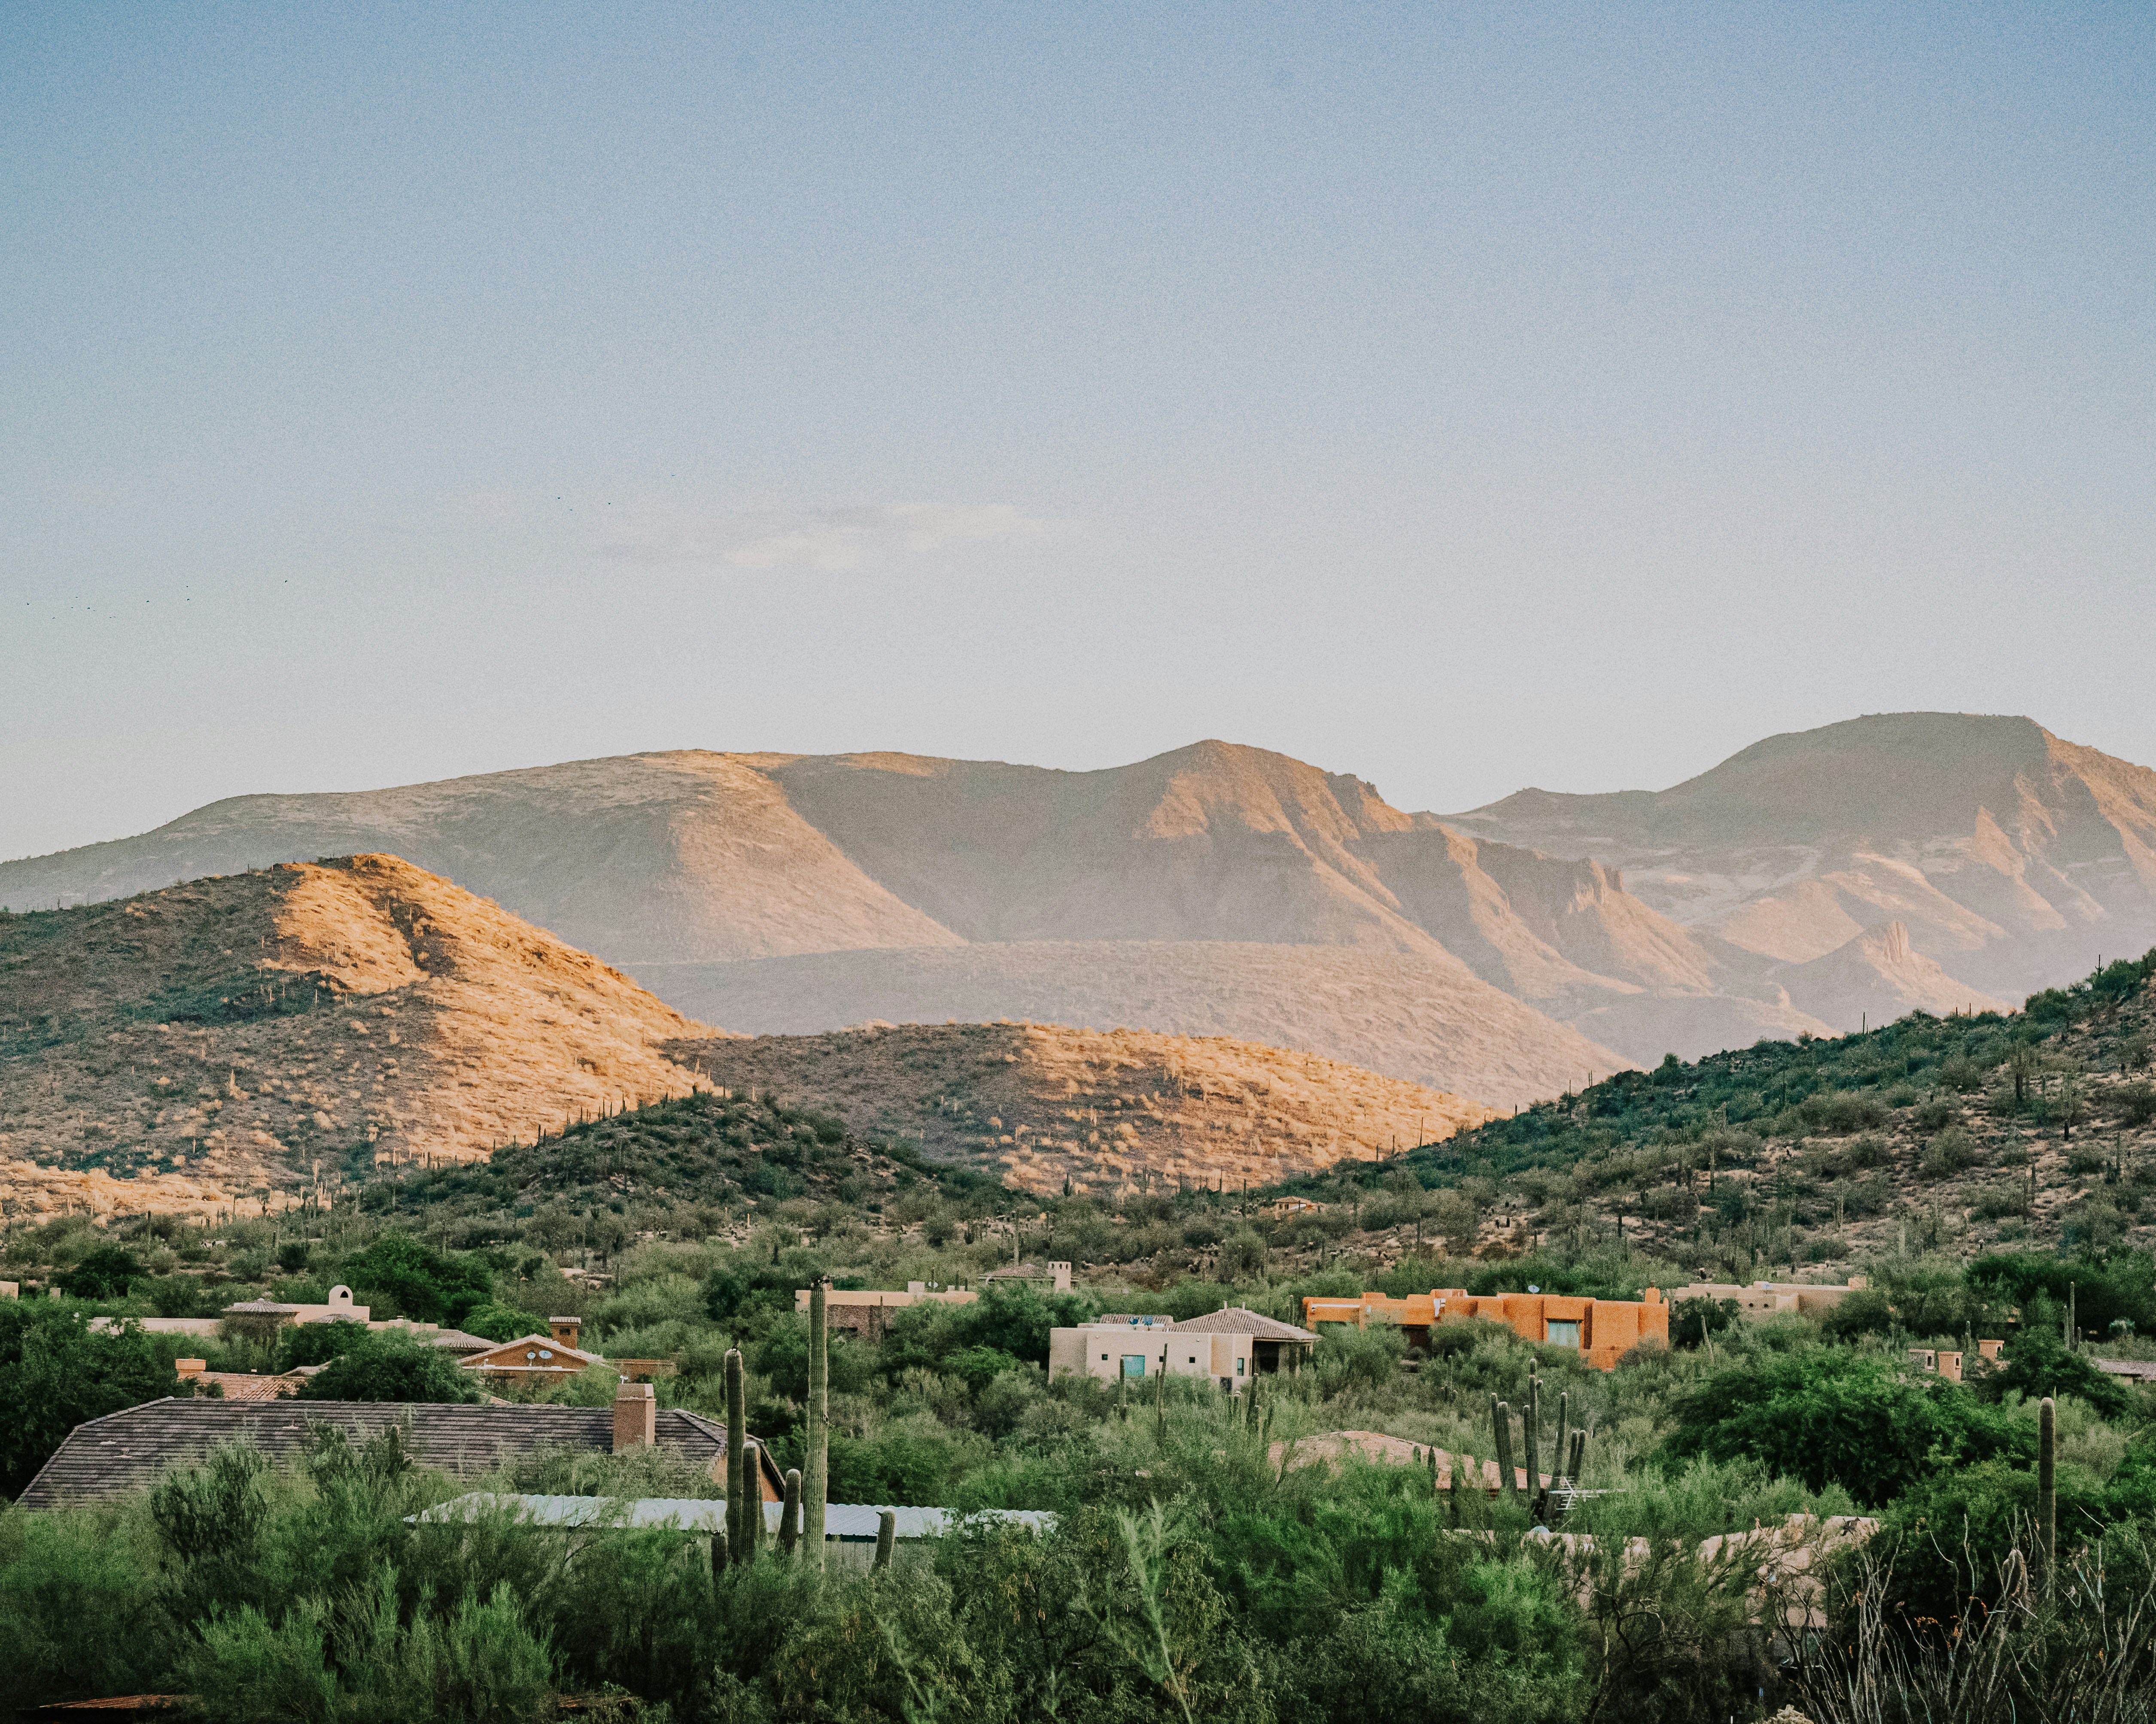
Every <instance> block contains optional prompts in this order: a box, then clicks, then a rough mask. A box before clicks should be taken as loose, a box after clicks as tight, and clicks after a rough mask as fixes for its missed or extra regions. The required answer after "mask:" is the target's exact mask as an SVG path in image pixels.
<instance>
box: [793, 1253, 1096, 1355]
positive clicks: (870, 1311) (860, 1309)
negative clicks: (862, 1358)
mask: <svg viewBox="0 0 2156 1724" xmlns="http://www.w3.org/2000/svg"><path fill="white" fill-rule="evenodd" d="M1064 1267H1065V1269H1068V1268H1069V1267H1070V1265H1068V1264H1065V1265H1064ZM1065 1285H1068V1283H1067V1282H1066V1283H1065ZM808 1293H809V1290H808V1288H806V1287H796V1288H795V1289H794V1290H793V1309H794V1311H795V1313H796V1314H797V1315H798V1316H804V1317H805V1316H808ZM979 1297H980V1295H979V1294H978V1293H974V1292H971V1291H969V1290H967V1289H966V1288H963V1287H932V1286H930V1285H928V1283H927V1282H926V1281H908V1282H907V1283H906V1290H905V1291H904V1292H903V1293H888V1292H878V1291H875V1290H868V1289H863V1290H842V1289H839V1288H837V1287H827V1288H825V1289H824V1315H825V1316H826V1317H827V1318H828V1320H829V1322H830V1325H831V1326H832V1328H833V1329H834V1330H843V1331H845V1332H846V1333H847V1334H849V1335H860V1336H865V1337H868V1338H869V1339H870V1340H879V1339H880V1338H881V1337H882V1335H883V1332H884V1326H885V1324H886V1323H887V1322H889V1321H890V1313H891V1312H892V1311H903V1310H905V1309H906V1306H909V1305H923V1304H927V1305H971V1304H972V1303H973V1301H975V1300H977V1299H978V1298H979Z"/></svg>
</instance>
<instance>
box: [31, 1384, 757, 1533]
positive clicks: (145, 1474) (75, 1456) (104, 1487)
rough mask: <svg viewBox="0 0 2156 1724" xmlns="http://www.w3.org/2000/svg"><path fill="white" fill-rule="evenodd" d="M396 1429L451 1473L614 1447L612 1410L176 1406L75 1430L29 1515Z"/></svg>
mask: <svg viewBox="0 0 2156 1724" xmlns="http://www.w3.org/2000/svg"><path fill="white" fill-rule="evenodd" d="M314 1424H329V1425H335V1426H336V1427H337V1428H338V1429H341V1430H342V1431H343V1432H344V1433H345V1434H346V1436H347V1437H349V1438H350V1439H352V1441H354V1442H364V1441H366V1440H367V1439H368V1438H370V1437H373V1436H376V1435H378V1434H380V1433H381V1432H382V1431H383V1430H384V1429H387V1428H388V1427H389V1426H390V1425H392V1424H404V1425H406V1426H407V1427H408V1429H409V1432H410V1442H411V1452H412V1456H413V1459H414V1460H417V1461H418V1462H419V1464H420V1465H423V1466H436V1467H440V1468H442V1469H443V1470H444V1471H447V1472H453V1473H472V1472H483V1471H485V1470H487V1469H488V1468H490V1467H492V1466H495V1465H499V1464H500V1462H502V1461H505V1460H516V1459H517V1458H519V1457H521V1456H523V1455H532V1454H536V1453H537V1452H539V1451H540V1450H542V1449H593V1450H596V1451H598V1452H601V1453H604V1452H607V1451H609V1450H611V1449H613V1408H611V1407H525V1406H518V1405H516V1404H514V1403H499V1404H495V1405H491V1406H465V1405H459V1404H457V1403H393V1402H375V1401H295V1400H281V1401H239V1402H234V1401H198V1400H193V1399H189V1400H180V1399H177V1398H167V1399H165V1400H162V1401H147V1402H145V1403H143V1404H142V1405H141V1406H139V1407H130V1408H126V1410H124V1411H122V1412H119V1413H113V1414H107V1415H106V1416H105V1418H103V1419H90V1421H88V1422H87V1423H86V1424H79V1425H77V1426H76V1427H75V1428H74V1430H73V1431H72V1432H70V1433H69V1435H68V1439H67V1440H66V1441H65V1442H64V1443H63V1444H60V1446H59V1449H58V1450H57V1451H56V1452H55V1453H54V1455H53V1457H52V1459H51V1460H48V1461H47V1462H46V1463H45V1465H44V1468H43V1469H42V1470H40V1471H39V1472H38V1475H37V1477H36V1478H34V1479H33V1480H31V1481H30V1485H29V1488H28V1490H27V1491H24V1492H23V1496H22V1499H21V1501H22V1506H23V1507H24V1508H28V1509H53V1508H59V1507H60V1506H63V1505H64V1504H66V1503H70V1502H95V1501H102V1500H105V1499H108V1498H110V1497H115V1496H125V1495H126V1493H128V1492H129V1491H136V1490H140V1489H141V1488H143V1487H145V1486H147V1485H152V1484H155V1483H156V1482H157V1479H158V1478H159V1476H160V1475H162V1474H163V1473H164V1472H165V1471H166V1470H167V1469H169V1468H172V1467H174V1466H190V1465H198V1463H200V1462H201V1461H202V1460H203V1458H204V1457H205V1456H207V1455H208V1454H209V1453H210V1451H211V1450H213V1449H216V1448H217V1447H218V1445H219V1444H224V1443H228V1442H233V1441H240V1442H247V1443H251V1444H254V1446H255V1447H256V1448H258V1449H260V1450H261V1451H262V1452H263V1453H264V1455H268V1456H269V1458H270V1459H271V1460H273V1461H278V1462H287V1463H289V1462H290V1461H291V1460H294V1459H295V1458H296V1457H297V1456H298V1455H299V1453H300V1449H301V1446H302V1445H303V1444H305V1441H306V1438H307V1430H308V1427H309V1426H311V1425H314ZM654 1434H656V1436H657V1437H658V1439H659V1446H660V1448H661V1449H665V1450H667V1451H668V1452H669V1453H670V1454H674V1455H680V1457H681V1458H682V1459H683V1460H687V1461H689V1462H690V1463H691V1464H692V1465H696V1466H697V1467H699V1468H708V1467H710V1466H711V1465H712V1463H714V1462H715V1461H716V1460H719V1459H720V1458H721V1456H723V1455H725V1454H726V1427H725V1426H724V1425H721V1424H715V1423H714V1422H713V1421H711V1419H706V1418H704V1417H703V1416H702V1415H701V1414H696V1413H690V1412H687V1411H685V1410H684V1409H682V1408H660V1409H659V1411H658V1415H657V1420H656V1424H655V1430H654ZM757 1453H758V1454H759V1455H761V1456H762V1462H763V1465H762V1468H761V1470H762V1473H763V1474H764V1480H765V1483H766V1485H767V1486H771V1485H775V1486H776V1487H777V1488H778V1490H780V1491H782V1492H783V1490H784V1488H785V1484H784V1480H783V1479H782V1478H781V1477H780V1476H779V1475H778V1470H777V1467H776V1465H775V1464H774V1463H773V1460H772V1459H771V1455H770V1451H769V1450H768V1449H765V1448H761V1447H760V1448H759V1449H758V1450H757Z"/></svg>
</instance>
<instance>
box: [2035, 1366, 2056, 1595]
mask: <svg viewBox="0 0 2156 1724" xmlns="http://www.w3.org/2000/svg"><path fill="white" fill-rule="evenodd" d="M2058 1461H2059V1409H2058V1408H2057V1407H2056V1406H2055V1405H2053V1404H2052V1401H2051V1397H2050V1396H2049V1395H2046V1396H2045V1397H2044V1398H2043V1401H2042V1403H2040V1405H2039V1406H2038V1407H2037V1408H2036V1543H2037V1547H2038V1549H2039V1551H2040V1553H2041V1555H2042V1557H2043V1560H2044V1584H2045V1585H2046V1586H2047V1587H2048V1586H2050V1585H2051V1574H2052V1570H2053V1568H2054V1566H2055V1565H2056V1562H2057V1561H2058V1556H2059V1477H2058Z"/></svg>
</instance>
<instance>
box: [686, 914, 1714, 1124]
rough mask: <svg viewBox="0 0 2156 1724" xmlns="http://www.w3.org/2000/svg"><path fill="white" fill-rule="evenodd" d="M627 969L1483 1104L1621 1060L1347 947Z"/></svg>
mask: <svg viewBox="0 0 2156 1724" xmlns="http://www.w3.org/2000/svg"><path fill="white" fill-rule="evenodd" d="M644 979H645V980H646V981H647V982H649V983H650V985H651V986H652V988H654V989H655V990H656V991H658V992H659V993H661V994H663V995H664V996H665V998H668V999H670V1000H671V1001H674V1002H675V1003H677V1004H679V1005H680V1007H681V1008H683V1009H684V1010H685V1011H687V1012H689V1013H692V1014H693V1015H695V1016H696V1017H699V1018H706V1019H707V1020H709V1021H711V1022H713V1023H718V1024H726V1025H728V1026H729V1027H731V1028H733V1029H741V1030H745V1031H748V1032H750V1033H752V1034H814V1033H816V1032H819V1031H822V1030H828V1029H839V1028H842V1027H844V1026H846V1025H850V1024H863V1023H867V1022H870V1021H872V1020H875V1019H882V1020H885V1021H886V1022H890V1023H896V1024H941V1023H943V1022H946V1021H947V1020H950V1019H957V1021H958V1022H961V1023H993V1022H995V1021H996V1020H998V1019H1001V1018H1015V1019H1019V1020H1024V1021H1030V1022H1032V1023H1035V1024H1103V1025H1109V1026H1113V1025H1117V1024H1127V1025H1129V1026H1131V1027H1132V1028H1133V1029H1140V1028H1142V1029H1151V1030H1157V1031H1158V1032H1160V1033H1161V1034H1165V1035H1196V1036H1233V1037H1235V1038H1236V1039H1240V1040H1244V1041H1252V1042H1260V1043H1263V1044H1265V1045H1267V1046H1270V1047H1279V1048H1301V1049H1305V1050H1306V1051H1308V1052H1310V1053H1312V1054H1322V1055H1323V1056H1324V1057H1325V1058H1327V1059H1328V1060H1341V1061H1343V1062H1344V1063H1346V1064H1347V1065H1359V1066H1363V1067H1365V1068H1367V1069H1368V1070H1371V1071H1375V1072H1380V1073H1383V1075H1386V1076H1388V1077H1394V1078H1405V1079H1408V1080H1411V1081H1413V1082H1415V1083H1419V1084H1424V1085H1428V1086H1429V1087H1430V1088H1431V1089H1433V1090H1451V1091H1453V1092H1455V1093H1456V1094H1460V1095H1473V1096H1476V1097H1477V1098H1479V1099H1480V1100H1482V1101H1488V1102H1490V1103H1491V1104H1492V1105H1494V1106H1501V1107H1517V1106H1524V1105H1526V1104H1527V1103H1528V1102H1531V1101H1537V1100H1540V1099H1542V1098H1543V1097H1545V1096H1550V1095H1562V1094H1563V1092H1564V1091H1565V1090H1572V1089H1577V1088H1578V1086H1579V1085H1581V1084H1583V1083H1584V1082H1585V1081H1586V1080H1587V1079H1588V1077H1589V1074H1599V1075H1603V1076H1607V1075H1609V1073H1610V1072H1612V1071H1614V1070H1617V1069H1618V1068H1619V1067H1620V1066H1621V1065H1625V1060H1623V1059H1622V1058H1621V1057H1620V1055H1618V1054H1614V1053H1612V1052H1611V1051H1610V1050H1609V1049H1608V1048H1607V1047H1604V1046H1601V1045H1599V1044H1597V1043H1595V1042H1594V1041H1590V1040H1589V1039H1587V1038H1585V1037H1584V1036H1582V1035H1580V1034H1577V1033H1576V1032H1575V1031H1573V1030H1572V1029H1568V1028H1566V1027H1565V1026H1564V1025H1563V1024H1553V1023H1552V1022H1551V1021H1550V1020H1549V1019H1548V1018H1545V1017H1543V1016H1542V1015H1541V1014H1540V1013H1537V1012H1535V1011H1532V1009H1530V1008H1528V1007H1527V1006H1525V1005H1523V1004H1522V1003H1520V1002H1519V1001H1517V1000H1516V999H1513V998H1511V997H1510V996H1509V995H1507V994H1505V993H1500V992H1499V991H1498V990H1497V989H1496V988H1492V987H1491V986H1490V985H1489V984H1488V983H1484V982H1481V981H1479V980H1477V979H1476V977H1473V976H1471V975H1469V974H1467V973H1466V972H1464V971H1463V970H1462V969H1461V968H1460V966H1459V965H1457V964H1455V963H1454V962H1451V960H1450V959H1449V958H1447V959H1437V960H1433V959H1430V958H1428V957H1424V956H1423V955H1422V954H1419V953H1416V952H1372V951H1368V950H1367V949H1364V948H1362V947H1344V946H1276V945H1268V944H1263V943H1260V942H1228V941H1135V940H1133V941H1105V940H1104V941H1029V942H1016V943H1013V944H1009V945H1002V944H995V945H990V944H979V945H973V946H960V947H950V948H948V949H942V950H934V949H932V950H927V951H910V952H819V953H815V954H812V955H808V956H803V957H783V958H766V959H764V960H762V962H757V963H743V964H680V965H665V966H654V967H651V968H650V969H649V971H648V972H646V973H645V977H644ZM1755 1039H1757V1034H1756V1033H1755V1034H1753V1035H1752V1036H1748V1037H1747V1038H1746V1040H1747V1041H1752V1040H1755ZM1657 1057H1659V1053H1658V1054H1657Z"/></svg>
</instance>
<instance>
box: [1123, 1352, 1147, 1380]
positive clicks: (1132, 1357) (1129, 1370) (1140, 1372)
mask: <svg viewBox="0 0 2156 1724" xmlns="http://www.w3.org/2000/svg"><path fill="white" fill-rule="evenodd" d="M1123 1375H1124V1376H1126V1377H1142V1376H1144V1375H1145V1355H1144V1354H1143V1353H1125V1354H1124V1355H1123Z"/></svg>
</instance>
